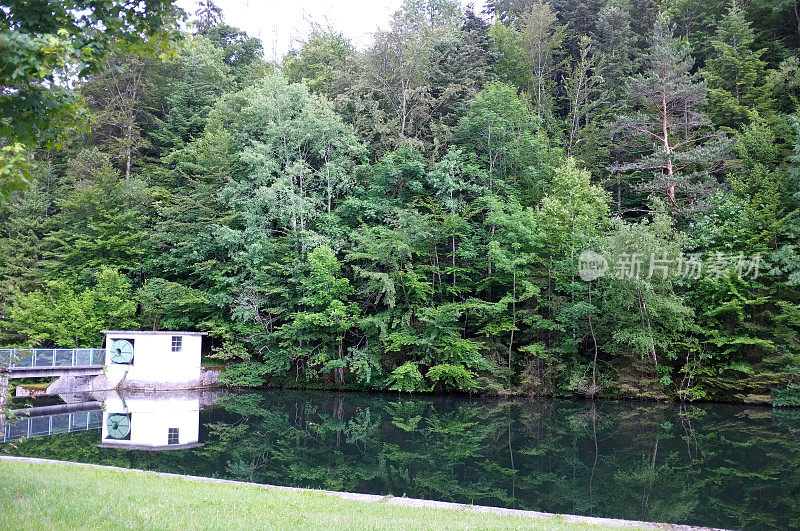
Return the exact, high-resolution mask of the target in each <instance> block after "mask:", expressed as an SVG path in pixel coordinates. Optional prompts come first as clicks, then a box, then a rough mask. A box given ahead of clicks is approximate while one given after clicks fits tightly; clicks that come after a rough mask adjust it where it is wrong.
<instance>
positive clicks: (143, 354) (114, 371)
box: [103, 330, 206, 389]
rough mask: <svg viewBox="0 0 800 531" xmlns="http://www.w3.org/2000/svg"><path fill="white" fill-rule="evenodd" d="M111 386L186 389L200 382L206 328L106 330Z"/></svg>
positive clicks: (107, 370) (108, 374) (106, 371)
mask: <svg viewBox="0 0 800 531" xmlns="http://www.w3.org/2000/svg"><path fill="white" fill-rule="evenodd" d="M103 333H104V334H105V335H106V362H105V377H106V378H107V380H108V384H109V385H110V387H111V388H114V387H118V386H122V387H140V388H158V389H187V388H192V387H198V386H200V385H201V376H200V373H201V362H200V356H201V349H202V340H203V336H204V335H206V334H205V333H204V332H161V331H129V330H103Z"/></svg>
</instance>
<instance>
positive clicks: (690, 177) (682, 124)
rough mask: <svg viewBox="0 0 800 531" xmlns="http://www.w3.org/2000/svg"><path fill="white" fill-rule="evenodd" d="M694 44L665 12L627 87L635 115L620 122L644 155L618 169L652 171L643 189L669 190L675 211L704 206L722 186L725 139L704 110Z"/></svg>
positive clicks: (667, 197) (668, 197)
mask: <svg viewBox="0 0 800 531" xmlns="http://www.w3.org/2000/svg"><path fill="white" fill-rule="evenodd" d="M693 64H694V61H693V60H692V57H691V55H690V53H689V49H688V47H686V46H685V45H683V44H681V42H680V41H679V40H678V39H676V38H675V37H674V36H673V34H672V25H671V24H670V23H669V21H668V20H667V19H666V18H665V17H664V16H661V17H659V18H658V20H656V23H655V25H654V27H653V33H652V35H651V41H650V50H649V52H648V56H647V64H646V70H645V73H644V74H641V75H638V76H636V77H634V78H632V79H631V81H630V83H629V85H628V90H627V100H628V101H627V106H628V107H629V108H630V110H631V112H630V114H628V115H626V116H623V117H622V118H621V119H620V120H618V122H617V127H618V128H619V129H620V130H621V131H623V132H625V133H626V134H627V137H628V140H629V141H630V142H631V145H632V146H634V148H635V149H636V150H637V151H636V154H638V155H639V158H637V159H634V160H631V161H630V162H627V163H621V164H619V165H617V166H616V167H615V169H616V170H617V171H639V172H649V173H650V176H649V178H647V177H646V178H644V179H643V180H642V182H641V184H640V189H642V190H643V191H646V192H651V193H653V192H654V193H658V194H663V196H662V197H664V198H665V200H666V201H668V203H669V205H670V206H671V209H672V211H673V213H676V214H677V213H679V212H681V211H684V210H686V209H689V208H692V207H697V206H699V205H700V204H701V203H702V201H703V199H704V198H705V197H707V196H708V195H709V194H710V193H711V191H712V190H714V189H715V188H716V182H715V179H714V177H713V172H716V171H719V169H720V167H719V164H720V162H721V161H722V160H723V158H724V153H725V143H724V142H723V138H722V137H721V136H720V135H719V134H718V133H717V132H715V131H714V130H713V128H712V127H711V124H710V123H709V121H708V120H707V119H706V118H705V116H704V115H703V113H702V107H703V105H705V103H706V86H705V83H704V82H703V81H701V80H699V79H698V76H697V74H693V73H692V66H693Z"/></svg>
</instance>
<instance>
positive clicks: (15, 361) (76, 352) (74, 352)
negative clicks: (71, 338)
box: [0, 348, 106, 370]
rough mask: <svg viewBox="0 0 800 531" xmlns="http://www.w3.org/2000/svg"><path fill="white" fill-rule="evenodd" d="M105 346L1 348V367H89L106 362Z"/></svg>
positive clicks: (11, 368) (10, 368)
mask: <svg viewBox="0 0 800 531" xmlns="http://www.w3.org/2000/svg"><path fill="white" fill-rule="evenodd" d="M105 359H106V350H105V349H103V348H19V349H17V348H0V368H3V369H9V370H13V369H36V368H53V367H87V366H99V365H103V364H104V363H105Z"/></svg>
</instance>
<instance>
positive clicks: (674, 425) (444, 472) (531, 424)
mask: <svg viewBox="0 0 800 531" xmlns="http://www.w3.org/2000/svg"><path fill="white" fill-rule="evenodd" d="M255 396H257V397H258V398H257V402H258V403H257V404H253V403H252V400H253V398H252V396H247V395H244V396H242V395H240V396H231V397H228V398H226V400H225V403H224V407H225V409H226V410H228V411H230V412H232V413H236V419H235V420H228V421H226V422H218V423H216V424H213V425H212V433H211V441H212V442H210V443H209V445H208V446H207V447H206V448H205V449H204V450H203V451H204V452H206V453H207V454H208V456H209V458H213V459H226V470H227V473H228V474H229V475H230V476H233V477H237V478H242V479H248V480H255V481H262V482H269V483H280V484H292V485H299V486H307V487H315V488H326V489H337V490H352V491H361V492H375V493H382V494H393V495H396V496H402V495H407V496H413V497H424V498H434V499H440V500H447V501H461V502H470V503H479V504H490V505H503V506H509V507H520V508H531V509H539V510H546V511H552V512H564V513H578V514H591V515H597V516H616V517H622V518H631V519H645V520H657V521H669V522H693V523H706V524H715V525H727V526H733V527H766V526H781V527H785V526H786V525H792V524H791V523H792V522H794V525H797V522H798V518H800V512H798V508H797V507H795V506H792V505H791V503H790V498H791V493H792V492H796V491H797V489H798V488H800V479H798V477H797V475H796V472H797V470H798V464H799V463H800V444H798V437H797V435H796V434H793V433H791V432H790V431H788V430H785V429H781V428H780V426H779V425H777V424H773V423H772V422H771V418H767V417H769V416H770V415H767V417H765V418H761V419H757V418H753V417H752V415H750V416H748V415H746V414H744V413H742V411H746V410H743V409H742V408H741V407H735V406H721V405H715V406H686V405H672V404H670V405H668V404H658V403H648V404H639V403H613V402H599V403H595V404H592V403H590V402H573V401H558V400H538V401H537V400H533V401H489V400H480V401H479V400H468V399H460V398H437V399H433V398H416V397H415V398H409V397H405V396H386V395H383V396H374V395H327V394H320V395H304V394H301V393H293V394H287V393H283V392H282V393H269V394H266V395H255ZM243 404H249V405H248V406H243ZM248 407H252V409H248ZM760 411H762V412H764V413H771V411H770V410H767V409H764V410H760ZM762 414H763V413H762ZM743 432H745V433H746V435H743ZM228 439H229V440H230V441H231V444H226V443H225V441H226V440H228ZM213 456H216V457H213ZM223 456H224V457H223ZM771 460H772V461H771ZM791 471H794V473H792V472H791Z"/></svg>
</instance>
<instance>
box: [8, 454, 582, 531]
mask: <svg viewBox="0 0 800 531" xmlns="http://www.w3.org/2000/svg"><path fill="white" fill-rule="evenodd" d="M0 515H2V517H1V518H0V527H2V528H3V529H20V528H28V529H30V528H36V529H42V528H45V529H64V528H86V527H90V528H98V527H103V528H111V527H115V528H118V527H124V528H168V527H170V528H182V529H193V528H232V527H233V528H256V527H258V528H261V527H268V528H276V527H281V528H285V527H293V528H298V527H301V528H371V529H375V528H393V529H398V528H400V529H409V528H437V529H440V528H462V529H463V528H487V527H491V528H501V527H502V528H526V529H577V528H589V527H590V526H586V525H576V524H568V523H565V522H562V521H559V520H547V519H534V518H526V517H522V516H516V515H496V514H481V513H475V512H469V511H463V510H447V509H436V508H428V507H403V506H397V505H389V504H386V503H381V502H377V503H375V502H373V503H369V502H361V501H353V500H343V499H341V498H337V497H335V496H328V495H325V494H322V493H317V492H287V491H282V490H278V489H268V488H259V487H257V486H252V485H233V484H219V483H216V484H215V483H204V482H198V481H191V480H185V479H181V478H174V477H163V476H157V475H155V474H146V473H144V474H143V473H138V472H133V471H130V472H129V471H116V470H104V469H98V468H88V467H80V466H74V465H66V464H65V465H61V464H41V463H25V462H14V461H0Z"/></svg>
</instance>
